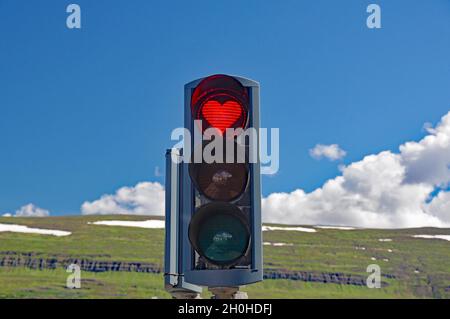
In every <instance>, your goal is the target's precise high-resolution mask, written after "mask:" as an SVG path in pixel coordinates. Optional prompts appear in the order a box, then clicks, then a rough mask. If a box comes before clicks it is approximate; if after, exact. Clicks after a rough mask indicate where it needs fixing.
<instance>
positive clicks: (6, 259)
mask: <svg viewBox="0 0 450 319" xmlns="http://www.w3.org/2000/svg"><path fill="white" fill-rule="evenodd" d="M71 264H76V265H78V266H80V269H81V270H82V271H89V272H106V271H126V272H141V273H153V274H160V273H162V272H163V269H162V267H161V265H157V264H152V263H142V262H122V261H105V260H96V259H89V258H70V257H67V256H55V257H51V258H45V257H41V256H39V254H35V253H18V252H0V267H27V268H31V269H37V270H43V269H56V268H67V267H68V266H69V265H71ZM384 277H386V278H393V277H394V276H393V275H385V276H384ZM264 279H287V280H300V281H305V282H317V283H330V284H340V285H354V286H365V285H366V278H365V277H363V276H358V275H353V274H344V273H324V272H308V271H292V270H285V269H270V268H269V269H265V271H264ZM382 285H383V286H387V283H386V282H382Z"/></svg>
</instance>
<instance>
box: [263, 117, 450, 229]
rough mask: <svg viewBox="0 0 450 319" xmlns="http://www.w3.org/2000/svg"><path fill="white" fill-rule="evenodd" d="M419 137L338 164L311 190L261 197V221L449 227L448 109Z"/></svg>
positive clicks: (449, 125) (449, 143) (449, 157)
mask: <svg viewBox="0 0 450 319" xmlns="http://www.w3.org/2000/svg"><path fill="white" fill-rule="evenodd" d="M427 132H428V134H429V135H427V136H426V137H424V138H423V139H422V140H420V141H419V142H407V143H405V144H403V145H401V146H400V152H399V153H393V152H390V151H384V152H381V153H379V154H375V155H369V156H366V157H365V158H363V159H362V160H361V161H359V162H355V163H352V164H350V165H348V166H344V167H342V175H341V176H337V177H336V178H334V179H331V180H328V181H327V182H326V183H325V184H324V185H323V186H322V187H321V188H318V189H316V190H314V191H313V192H311V193H306V192H304V191H303V190H301V189H298V190H295V191H293V192H291V193H274V194H271V195H269V196H268V197H267V198H265V199H263V216H264V221H265V222H274V223H287V224H312V225H314V224H327V225H345V226H357V227H374V228H397V227H398V228H403V227H420V226H436V227H450V194H449V192H445V191H441V192H440V193H439V194H438V195H437V196H436V197H435V198H433V199H432V200H431V202H430V203H428V200H429V196H430V193H431V192H432V191H433V190H435V189H436V187H446V186H448V185H449V182H450V170H449V165H450V112H449V113H448V114H447V115H446V116H444V117H443V118H442V121H441V123H439V124H438V125H437V127H436V128H430V127H429V128H428V130H427Z"/></svg>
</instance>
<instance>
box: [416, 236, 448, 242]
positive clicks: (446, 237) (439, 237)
mask: <svg viewBox="0 0 450 319" xmlns="http://www.w3.org/2000/svg"><path fill="white" fill-rule="evenodd" d="M413 237H414V238H424V239H442V240H447V241H450V235H414V236H413Z"/></svg>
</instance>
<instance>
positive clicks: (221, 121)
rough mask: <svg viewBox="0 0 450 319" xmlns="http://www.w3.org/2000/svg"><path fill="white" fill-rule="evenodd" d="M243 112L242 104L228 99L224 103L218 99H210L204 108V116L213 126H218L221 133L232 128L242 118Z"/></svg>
mask: <svg viewBox="0 0 450 319" xmlns="http://www.w3.org/2000/svg"><path fill="white" fill-rule="evenodd" d="M242 114H243V108H242V106H241V105H240V104H239V103H237V102H236V101H232V100H229V101H226V102H225V103H223V104H221V103H220V102H218V101H216V100H209V101H207V102H206V103H205V104H204V105H203V108H202V115H203V118H204V119H205V120H206V121H207V122H208V123H209V124H210V125H211V126H212V127H215V128H217V129H218V130H219V131H220V132H221V134H223V133H224V132H225V131H226V129H227V128H232V127H233V125H234V124H235V123H236V122H237V121H238V120H239V119H240V118H241V116H242Z"/></svg>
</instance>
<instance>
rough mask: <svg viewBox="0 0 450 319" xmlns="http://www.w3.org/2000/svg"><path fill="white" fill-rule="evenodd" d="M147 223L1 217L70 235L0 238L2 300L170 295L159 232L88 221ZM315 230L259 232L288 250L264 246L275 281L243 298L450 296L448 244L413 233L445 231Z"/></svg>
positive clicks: (449, 232)
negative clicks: (377, 283) (75, 283)
mask: <svg viewBox="0 0 450 319" xmlns="http://www.w3.org/2000/svg"><path fill="white" fill-rule="evenodd" d="M148 219H149V217H148V216H83V217H81V216H76V217H49V218H0V224H19V225H26V226H29V227H36V228H45V229H56V230H65V231H70V232H72V234H71V235H70V236H66V237H55V236H48V235H38V234H23V233H10V232H0V298H154V297H156V298H168V297H169V295H168V294H167V293H166V292H165V291H164V289H163V275H162V273H161V269H162V266H163V265H162V262H163V250H164V230H162V229H142V228H132V227H120V226H114V227H112V226H99V225H90V224H88V223H89V222H94V221H99V220H148ZM305 227H308V226H305ZM309 228H311V227H309ZM316 230H317V231H316V232H314V233H307V232H299V231H285V230H281V231H278V230H277V231H266V232H264V241H265V242H268V243H272V244H273V243H283V244H287V245H284V246H273V245H265V246H264V264H265V272H266V276H267V277H268V278H277V279H266V280H265V281H263V282H262V283H258V284H255V285H250V286H247V287H244V288H243V290H244V291H246V292H248V295H249V297H250V298H450V241H445V240H439V239H421V238H413V237H412V236H413V235H424V234H429V235H450V229H436V228H422V229H405V230H369V229H367V230H334V229H316ZM380 239H389V240H391V241H380ZM74 261H75V262H76V263H80V264H82V265H84V266H83V267H84V269H85V270H84V271H82V287H81V289H76V290H71V289H67V288H65V284H66V278H67V275H68V273H66V272H65V267H64V265H66V264H67V263H72V262H74ZM370 264H378V265H379V266H380V267H381V272H382V282H383V286H382V288H380V289H369V288H367V287H366V286H365V285H364V283H365V278H367V276H368V275H369V274H368V273H367V272H366V269H367V266H368V265H370ZM283 278H284V279H283ZM285 278H287V279H285ZM205 296H206V295H205Z"/></svg>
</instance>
